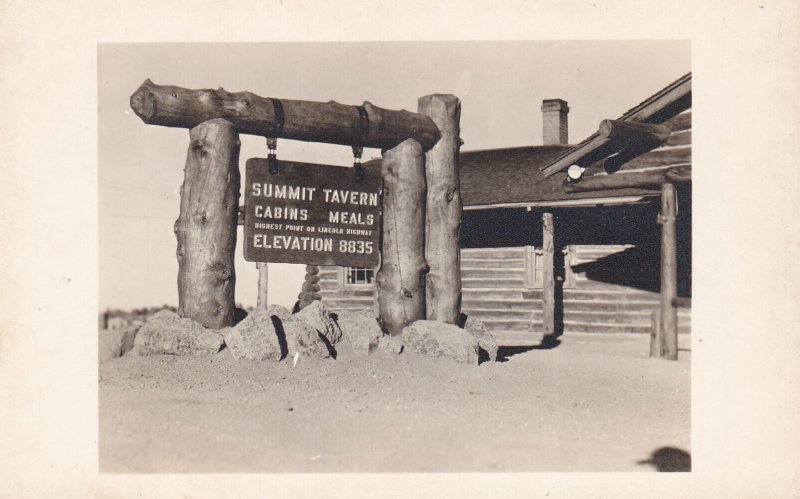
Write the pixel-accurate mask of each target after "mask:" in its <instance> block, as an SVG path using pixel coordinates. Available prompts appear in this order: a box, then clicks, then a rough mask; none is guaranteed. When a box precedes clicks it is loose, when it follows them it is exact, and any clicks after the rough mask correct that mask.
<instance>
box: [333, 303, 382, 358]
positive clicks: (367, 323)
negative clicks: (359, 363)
mask: <svg viewBox="0 0 800 499" xmlns="http://www.w3.org/2000/svg"><path fill="white" fill-rule="evenodd" d="M335 315H336V323H337V324H338V325H339V328H340V330H341V332H342V336H343V337H344V339H345V341H347V343H349V344H350V346H351V347H352V348H353V352H354V353H355V354H356V355H362V356H367V355H369V354H371V353H372V352H374V351H375V350H376V349H377V348H378V343H379V341H380V339H381V337H382V336H383V331H381V326H380V324H378V321H377V319H375V316H374V314H373V313H372V311H370V310H359V311H357V312H353V311H350V310H342V311H341V312H337V313H336V314H335Z"/></svg>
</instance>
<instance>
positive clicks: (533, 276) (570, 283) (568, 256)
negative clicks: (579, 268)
mask: <svg viewBox="0 0 800 499" xmlns="http://www.w3.org/2000/svg"><path fill="white" fill-rule="evenodd" d="M562 252H563V254H564V259H563V262H564V267H563V269H560V270H561V271H559V269H556V275H555V277H556V280H557V281H563V283H564V289H570V288H573V287H574V286H575V276H574V274H573V272H572V265H573V264H574V260H575V247H574V246H571V245H570V246H567V247H566V248H564V249H563V250H562ZM555 256H557V255H555ZM555 260H556V265H558V264H559V262H558V260H559V259H558V258H556V259H555ZM525 287H526V288H528V289H542V288H543V287H544V250H543V249H542V248H535V247H533V246H525Z"/></svg>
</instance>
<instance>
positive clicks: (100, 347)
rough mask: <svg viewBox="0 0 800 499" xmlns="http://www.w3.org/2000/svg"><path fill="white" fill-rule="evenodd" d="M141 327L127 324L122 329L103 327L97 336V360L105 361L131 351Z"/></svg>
mask: <svg viewBox="0 0 800 499" xmlns="http://www.w3.org/2000/svg"><path fill="white" fill-rule="evenodd" d="M139 327H140V326H126V327H123V328H120V329H101V330H100V334H99V335H98V337H97V360H98V361H99V362H105V361H107V360H109V359H113V358H115V357H122V356H123V355H125V354H126V353H128V352H129V351H131V350H132V349H133V343H134V339H135V338H136V333H137V331H139Z"/></svg>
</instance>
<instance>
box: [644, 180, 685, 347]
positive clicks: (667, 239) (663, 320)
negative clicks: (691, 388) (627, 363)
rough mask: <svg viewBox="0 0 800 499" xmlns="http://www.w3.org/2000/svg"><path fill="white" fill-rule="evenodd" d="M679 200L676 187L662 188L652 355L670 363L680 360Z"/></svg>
mask: <svg viewBox="0 0 800 499" xmlns="http://www.w3.org/2000/svg"><path fill="white" fill-rule="evenodd" d="M676 216H677V199H676V196H675V186H674V185H673V184H670V183H665V184H662V185H661V213H660V214H659V223H660V224H661V306H660V310H659V319H660V320H659V321H657V327H656V335H655V337H653V338H652V343H651V345H650V355H651V356H652V357H661V358H664V359H669V360H678V311H677V309H676V308H675V307H674V305H673V303H672V302H673V300H674V299H675V298H676V297H677V292H678V265H677V260H678V256H677V244H676V236H675V217H676Z"/></svg>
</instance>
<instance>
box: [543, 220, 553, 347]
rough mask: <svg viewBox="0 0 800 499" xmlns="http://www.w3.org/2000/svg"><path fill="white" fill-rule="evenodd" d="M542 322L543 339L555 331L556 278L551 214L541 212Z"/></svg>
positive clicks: (549, 337) (550, 336) (551, 336)
mask: <svg viewBox="0 0 800 499" xmlns="http://www.w3.org/2000/svg"><path fill="white" fill-rule="evenodd" d="M542 253H543V258H542V281H543V282H542V307H543V313H542V322H543V327H544V339H552V338H554V337H555V332H556V280H555V237H554V232H553V214H552V213H543V214H542Z"/></svg>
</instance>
